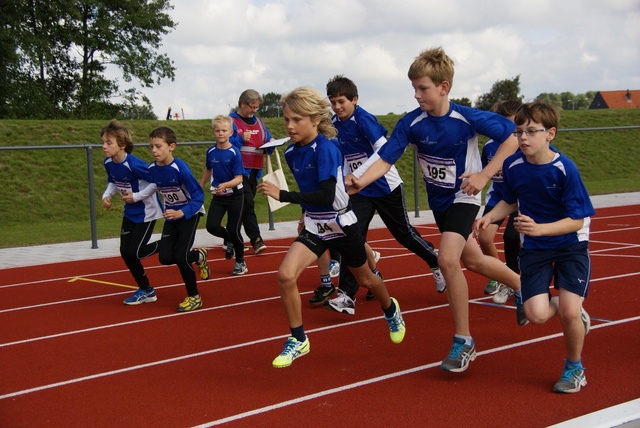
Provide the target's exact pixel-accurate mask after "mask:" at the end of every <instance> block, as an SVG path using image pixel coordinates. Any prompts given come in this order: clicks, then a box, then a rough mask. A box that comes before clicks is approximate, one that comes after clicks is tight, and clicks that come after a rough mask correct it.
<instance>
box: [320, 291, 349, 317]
mask: <svg viewBox="0 0 640 428" xmlns="http://www.w3.org/2000/svg"><path fill="white" fill-rule="evenodd" d="M338 291H339V292H338V296H337V297H334V298H333V299H327V300H325V301H324V303H323V307H324V308H325V309H329V310H330V311H336V312H340V313H343V314H347V315H355V313H356V299H352V298H351V297H349V296H347V295H346V294H344V293H343V292H342V291H340V290H338Z"/></svg>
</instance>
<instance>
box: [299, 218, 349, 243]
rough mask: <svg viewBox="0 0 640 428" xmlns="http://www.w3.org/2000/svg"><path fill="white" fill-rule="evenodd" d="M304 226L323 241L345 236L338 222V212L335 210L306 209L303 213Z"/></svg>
mask: <svg viewBox="0 0 640 428" xmlns="http://www.w3.org/2000/svg"><path fill="white" fill-rule="evenodd" d="M304 227H305V229H307V230H308V231H309V232H311V233H313V234H314V235H317V236H319V237H320V238H321V239H323V240H325V241H327V240H329V239H335V238H341V237H343V236H346V234H345V233H344V231H343V230H342V227H340V225H339V224H338V213H336V212H324V213H312V212H308V211H306V212H305V213H304Z"/></svg>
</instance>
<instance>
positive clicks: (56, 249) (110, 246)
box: [0, 192, 640, 269]
mask: <svg viewBox="0 0 640 428" xmlns="http://www.w3.org/2000/svg"><path fill="white" fill-rule="evenodd" d="M591 200H592V202H593V205H594V206H595V208H596V209H597V208H602V207H610V206H623V205H635V204H640V192H632V193H616V194H611V195H598V196H593V197H592V198H591ZM409 219H410V220H411V223H412V224H413V225H416V226H417V225H421V224H433V223H435V221H434V219H433V214H432V213H431V211H421V212H420V217H415V216H414V212H413V211H411V212H410V213H409ZM297 226H298V222H297V221H288V222H279V223H275V225H274V230H269V225H268V224H262V225H260V230H261V232H262V237H263V239H264V240H265V242H266V244H267V245H269V241H270V240H272V239H279V238H289V237H290V238H293V237H295V236H296V235H297V232H296V231H297ZM383 227H384V223H382V221H381V220H380V218H379V217H378V216H375V217H374V219H373V221H372V222H371V229H377V228H383ZM159 237H160V235H159V233H158V234H155V235H154V236H153V237H152V238H151V240H154V239H158V238H159ZM119 242H120V240H119V238H110V239H100V240H98V248H91V241H80V242H68V243H64V244H50V245H38V246H32V247H17V248H0V269H8V268H12V267H21V266H33V265H37V264H50V263H59V262H66V261H77V260H90V259H100V258H105V257H117V256H118V255H119V254H120V252H119ZM221 243H222V242H221V240H220V238H216V237H213V236H211V235H209V233H208V232H207V231H206V230H205V229H199V230H198V232H197V234H196V240H195V243H194V247H211V246H212V245H216V244H221Z"/></svg>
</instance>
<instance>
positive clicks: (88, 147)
mask: <svg viewBox="0 0 640 428" xmlns="http://www.w3.org/2000/svg"><path fill="white" fill-rule="evenodd" d="M621 129H640V126H607V127H599V128H574V129H560V130H558V132H572V131H614V130H621ZM211 144H212V142H211V141H195V142H179V143H178V145H183V146H201V145H207V146H210V145H211ZM136 146H139V147H147V144H136ZM101 148H102V145H100V144H75V145H74V144H70V145H57V146H0V151H3V150H69V149H83V150H85V153H86V159H87V179H88V187H89V188H88V191H89V216H90V219H91V220H90V221H91V248H92V249H95V248H98V227H97V218H96V217H97V213H96V198H95V180H94V174H93V150H94V149H101ZM421 177H422V175H421V174H420V167H419V165H418V162H417V155H416V154H415V153H414V156H413V187H414V216H415V217H420V200H419V196H420V195H419V191H418V189H419V188H420V185H421V184H420V179H421ZM269 230H275V223H274V216H273V212H271V210H269Z"/></svg>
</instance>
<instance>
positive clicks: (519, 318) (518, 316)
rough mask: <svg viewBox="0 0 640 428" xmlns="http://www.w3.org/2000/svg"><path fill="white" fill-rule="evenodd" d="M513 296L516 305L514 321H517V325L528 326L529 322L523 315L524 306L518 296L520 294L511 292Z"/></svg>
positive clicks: (520, 297)
mask: <svg viewBox="0 0 640 428" xmlns="http://www.w3.org/2000/svg"><path fill="white" fill-rule="evenodd" d="M513 295H514V296H515V299H516V301H515V304H516V320H517V321H518V325H527V324H529V320H528V319H527V316H526V315H525V314H524V306H523V302H522V296H521V295H520V292H519V291H518V292H516V291H514V292H513Z"/></svg>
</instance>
